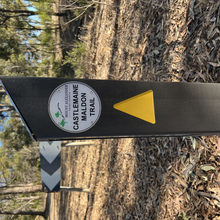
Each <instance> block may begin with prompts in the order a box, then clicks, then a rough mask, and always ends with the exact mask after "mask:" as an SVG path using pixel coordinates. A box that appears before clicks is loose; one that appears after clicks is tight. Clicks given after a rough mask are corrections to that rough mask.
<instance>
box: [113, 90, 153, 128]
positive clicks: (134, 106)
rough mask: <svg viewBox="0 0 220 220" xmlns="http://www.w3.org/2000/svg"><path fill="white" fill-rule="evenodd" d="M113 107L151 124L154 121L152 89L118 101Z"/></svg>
mask: <svg viewBox="0 0 220 220" xmlns="http://www.w3.org/2000/svg"><path fill="white" fill-rule="evenodd" d="M113 107H114V108H115V109H117V110H119V111H122V112H125V113H127V114H129V115H132V116H134V117H137V118H140V119H142V120H144V121H147V122H150V123H152V124H155V123H156V120H155V112H154V97H153V91H152V90H149V91H147V92H144V93H141V94H139V95H136V96H133V97H131V98H129V99H126V100H124V101H122V102H119V103H117V104H115V105H114V106H113Z"/></svg>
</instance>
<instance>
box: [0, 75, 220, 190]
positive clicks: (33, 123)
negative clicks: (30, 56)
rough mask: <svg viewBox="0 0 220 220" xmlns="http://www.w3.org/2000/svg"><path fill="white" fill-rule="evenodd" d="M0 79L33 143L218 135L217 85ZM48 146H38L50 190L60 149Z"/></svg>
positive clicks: (57, 172)
mask: <svg viewBox="0 0 220 220" xmlns="http://www.w3.org/2000/svg"><path fill="white" fill-rule="evenodd" d="M0 80H1V83H2V85H3V87H4V88H5V91H6V92H7V94H8V95H9V97H10V99H11V101H12V102H13V104H14V106H15V108H16V110H17V112H18V113H19V114H20V116H21V118H22V120H23V122H24V124H25V125H26V128H27V130H28V131H29V133H30V135H31V137H32V138H33V139H34V140H35V141H49V142H50V141H58V140H59V141H60V140H73V139H75V140H76V139H92V138H114V137H146V136H185V135H215V134H219V133H220V114H219V109H220V101H219V100H220V86H219V85H218V84H201V83H189V84H188V83H167V82H131V81H107V80H78V79H66V78H38V77H6V76H1V77H0ZM55 143H56V142H55ZM49 145H50V144H48V146H47V147H46V148H45V143H43V144H42V143H41V145H40V152H41V165H42V172H41V173H42V181H43V188H44V187H46V189H47V190H49V191H56V190H59V187H60V185H59V184H60V183H59V180H60V168H59V167H60V148H61V147H60V144H59V146H58V145H57V144H55V145H56V146H54V147H52V145H51V146H49ZM57 146H58V147H57ZM48 175H49V176H48ZM51 182H53V183H51Z"/></svg>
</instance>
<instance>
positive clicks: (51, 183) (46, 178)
mask: <svg viewBox="0 0 220 220" xmlns="http://www.w3.org/2000/svg"><path fill="white" fill-rule="evenodd" d="M41 178H42V181H43V182H44V183H45V184H46V185H47V187H48V188H49V189H50V190H52V189H53V188H54V187H55V186H56V185H57V183H59V181H60V178H61V168H59V169H58V170H57V171H56V172H55V173H54V174H53V175H51V176H50V175H49V174H48V173H47V172H45V171H44V170H42V169H41Z"/></svg>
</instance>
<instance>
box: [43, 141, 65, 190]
mask: <svg viewBox="0 0 220 220" xmlns="http://www.w3.org/2000/svg"><path fill="white" fill-rule="evenodd" d="M60 151H61V141H49V142H40V160H41V178H42V190H43V191H49V192H54V191H59V190H60V178H61V168H60Z"/></svg>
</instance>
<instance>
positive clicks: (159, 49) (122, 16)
mask: <svg viewBox="0 0 220 220" xmlns="http://www.w3.org/2000/svg"><path fill="white" fill-rule="evenodd" d="M219 28H220V1H219V0H191V1H187V0H130V1H127V0H121V1H120V0H105V1H100V2H99V3H97V7H96V9H95V12H94V17H93V20H92V22H90V23H89V24H88V25H87V26H86V27H85V31H84V33H85V36H84V37H83V41H84V42H85V44H86V45H87V49H88V55H87V57H86V59H85V60H86V62H85V65H86V67H87V73H86V74H85V76H84V77H86V78H95V79H109V80H112V79H114V80H132V81H135V80H144V81H170V82H186V83H193V82H203V83H210V82H211V83H218V82H219V77H220V53H219V48H220V47H219V46H220V34H219ZM180 126H181V125H180ZM219 171H220V141H219V137H217V136H214V137H201V136H199V137H179V138H176V137H175V138H174V137H165V138H153V137H152V138H142V139H108V140H96V141H95V144H94V145H93V146H84V147H73V148H63V149H62V181H61V185H63V186H71V187H76V188H82V189H90V193H85V192H81V193H79V192H59V193H54V194H51V203H50V212H49V213H50V216H49V218H48V219H50V220H58V219H60V220H63V219H65V220H66V219H67V220H68V219H71V220H75V219H76V220H77V219H79V220H83V219H84V220H99V219H100V220H101V219H103V220H108V219H109V220H116V219H118V220H120V219H123V220H133V219H140V220H144V219H158V220H159V219H168V220H170V219H173V220H174V219H175V220H176V219H183V220H188V219H190V220H196V219H199V220H200V219H201V220H202V219H205V220H208V219H215V220H217V219H220V175H219Z"/></svg>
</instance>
